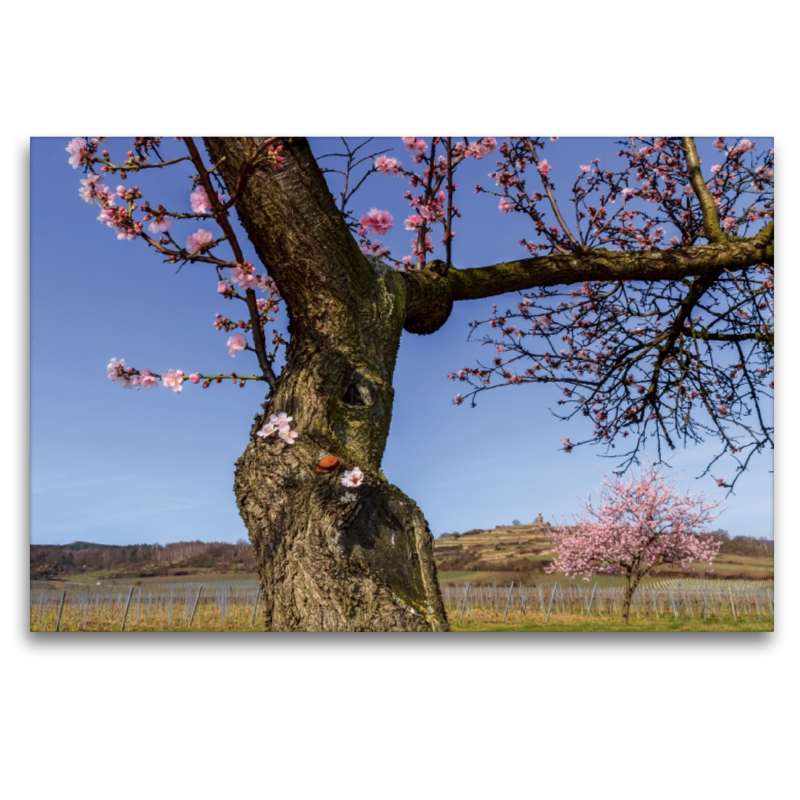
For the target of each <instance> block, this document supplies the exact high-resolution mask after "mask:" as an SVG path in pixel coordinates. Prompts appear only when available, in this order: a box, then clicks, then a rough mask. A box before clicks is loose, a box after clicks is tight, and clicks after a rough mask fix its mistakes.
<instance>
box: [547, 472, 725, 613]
mask: <svg viewBox="0 0 800 800" xmlns="http://www.w3.org/2000/svg"><path fill="white" fill-rule="evenodd" d="M717 505H718V503H709V502H707V501H706V499H705V497H704V496H703V495H700V496H699V497H694V495H692V494H691V493H690V492H687V493H685V494H681V493H679V492H678V490H677V489H676V487H675V485H674V484H673V483H670V482H669V481H667V480H665V479H664V476H663V475H662V474H661V472H659V471H658V469H657V467H655V466H652V465H651V466H650V467H649V468H648V469H646V470H645V471H644V473H643V474H642V475H641V476H640V477H631V478H630V479H628V480H627V481H624V482H619V481H618V482H614V481H611V480H610V479H606V480H605V481H604V483H603V485H602V487H601V489H600V506H599V507H598V508H597V509H596V510H595V507H594V506H593V505H592V502H591V499H589V500H587V501H586V503H585V504H584V511H585V515H584V516H582V517H580V518H578V519H576V520H575V526H574V527H567V526H561V527H558V528H555V529H554V531H553V538H554V542H555V550H556V557H555V559H554V560H553V563H552V565H551V566H550V567H549V571H550V572H556V571H558V572H563V573H564V574H565V575H566V576H567V577H569V578H573V577H588V576H590V575H623V576H624V577H625V601H624V603H623V605H622V621H623V622H624V623H625V624H627V623H628V614H629V612H630V607H631V599H632V598H633V593H634V592H635V591H636V587H637V586H638V585H639V583H640V581H641V580H642V578H644V576H645V575H647V574H648V573H650V572H653V571H657V570H658V569H659V567H662V566H669V567H677V568H678V569H683V570H689V569H692V562H694V561H703V562H709V563H710V562H712V561H713V560H714V559H715V558H716V556H717V553H718V552H719V548H720V546H721V544H722V543H721V542H719V541H715V540H714V539H713V538H711V537H710V536H706V535H704V534H703V532H702V531H703V530H704V529H705V527H706V525H707V524H708V523H709V522H711V521H712V520H713V519H714V517H713V516H712V515H711V511H712V509H714V508H716V506H717Z"/></svg>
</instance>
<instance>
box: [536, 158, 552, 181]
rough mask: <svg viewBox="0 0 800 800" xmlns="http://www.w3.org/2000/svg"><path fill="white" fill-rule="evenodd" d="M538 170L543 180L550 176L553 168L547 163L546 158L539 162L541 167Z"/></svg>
mask: <svg viewBox="0 0 800 800" xmlns="http://www.w3.org/2000/svg"><path fill="white" fill-rule="evenodd" d="M537 169H538V170H539V174H540V175H541V176H542V177H543V178H546V177H547V176H548V175H549V174H550V170H551V169H552V167H551V166H550V165H549V164H548V163H547V159H546V158H545V159H543V160H542V161H540V162H539V166H538V167H537Z"/></svg>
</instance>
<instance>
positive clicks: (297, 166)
mask: <svg viewBox="0 0 800 800" xmlns="http://www.w3.org/2000/svg"><path fill="white" fill-rule="evenodd" d="M206 144H207V147H208V150H209V153H210V155H211V158H212V159H213V160H214V162H215V163H216V162H219V161H220V160H222V161H221V164H220V170H221V173H222V175H223V177H224V178H225V179H226V182H227V183H228V185H229V186H234V185H235V184H236V179H237V176H238V175H239V174H240V172H241V170H242V168H243V166H244V165H245V164H246V162H247V160H248V158H249V157H250V156H251V154H252V153H253V152H254V150H255V148H256V147H257V146H258V141H257V140H253V139H208V140H207V142H206ZM285 144H286V148H285V150H284V156H285V161H284V165H283V168H282V169H280V170H278V171H274V172H273V171H272V170H271V169H269V168H266V169H259V168H256V169H255V170H254V171H253V172H252V173H251V174H250V176H249V178H248V180H247V182H246V184H245V186H244V189H243V191H242V192H241V195H240V196H239V197H238V198H237V201H236V207H237V211H238V214H239V218H240V220H241V222H242V224H243V226H244V228H245V229H246V231H247V233H248V235H249V236H250V239H251V241H252V242H253V244H254V246H255V249H256V251H257V252H258V255H259V257H260V258H261V260H262V261H263V263H264V265H265V266H266V268H267V270H268V271H269V273H270V275H271V276H272V277H273V278H274V279H275V281H276V283H277V285H278V288H279V289H280V292H281V295H282V296H283V298H284V300H285V302H286V306H287V312H288V314H289V317H290V320H291V322H290V334H291V339H290V342H289V345H288V348H287V352H286V365H285V367H284V369H283V371H282V373H281V375H280V378H279V379H278V382H277V386H276V389H275V391H274V393H273V395H272V397H271V398H270V400H269V402H268V403H267V404H265V412H266V413H265V414H264V415H263V416H261V417H258V418H257V419H256V423H255V425H254V426H253V429H252V431H251V439H250V443H249V444H248V446H247V449H246V450H245V452H244V454H243V455H242V457H241V458H240V459H239V461H238V462H237V465H236V479H235V492H236V498H237V502H238V505H239V510H240V513H241V515H242V518H243V519H244V522H245V525H246V526H247V529H248V531H249V533H250V538H251V541H252V542H253V545H254V548H255V552H256V558H257V562H258V566H259V574H260V579H261V584H262V588H263V592H264V601H265V617H266V628H267V630H274V631H279V630H284V631H287V630H288V631H357V630H359V631H360V630H364V631H366V630H370V631H391V630H412V631H443V630H447V628H448V626H447V618H446V615H445V610H444V605H443V603H442V599H441V593H440V591H439V586H438V582H437V578H436V567H435V564H434V560H433V538H432V536H431V534H430V531H429V529H428V526H427V523H426V522H425V518H424V517H423V515H422V512H421V511H420V510H419V508H418V507H417V506H416V505H415V504H414V502H413V501H412V500H410V499H409V498H408V497H406V496H405V495H404V494H403V493H402V492H401V491H400V490H399V489H398V488H397V487H395V486H393V485H391V484H390V483H388V481H386V479H385V478H384V477H383V475H382V473H381V472H380V465H381V458H382V456H383V452H384V449H385V446H386V439H387V436H388V433H389V424H390V421H391V415H392V401H393V395H394V391H393V389H392V375H393V372H394V368H395V362H396V358H397V351H398V348H399V345H400V336H401V334H402V331H403V327H404V326H407V327H408V325H409V321H408V319H407V317H408V308H409V302H410V299H411V298H410V294H411V293H410V292H409V291H408V289H407V282H406V281H405V280H404V279H403V277H402V276H401V275H400V274H398V273H396V272H395V271H394V270H392V269H390V268H388V267H384V266H382V265H380V264H376V263H374V262H373V261H372V260H368V259H366V258H365V257H364V256H363V255H362V254H361V252H360V251H359V249H358V247H357V245H356V242H355V240H354V239H353V237H352V236H351V235H350V232H349V230H348V228H347V226H346V225H345V224H344V221H343V220H342V217H341V214H340V213H339V212H338V210H337V209H336V206H335V204H334V201H333V198H332V197H331V195H330V192H329V190H328V188H327V185H326V183H325V181H324V178H323V177H322V174H321V173H320V170H319V167H318V166H317V164H316V162H315V160H314V158H313V156H312V154H311V150H310V148H309V146H308V143H307V142H306V141H305V140H303V139H293V140H286V142H285ZM431 294H432V296H435V295H436V293H435V292H433V293H431ZM435 304H436V303H434V305H435ZM439 305H441V303H439ZM450 305H452V301H450V303H449V304H448V303H447V302H446V300H445V302H444V306H446V308H442V310H441V312H440V313H439V314H436V313H434V312H432V311H431V312H430V313H427V312H426V313H425V314H423V318H422V319H421V321H419V322H417V323H416V329H417V330H419V331H420V332H424V330H425V326H426V324H428V323H427V322H426V319H427V318H428V317H430V318H434V317H436V316H439V317H442V319H441V321H444V319H446V316H447V313H449V306H450ZM411 325H412V326H413V325H414V322H413V321H412V322H411ZM436 327H438V324H436ZM280 412H286V413H287V414H289V415H291V416H292V417H293V418H294V424H293V427H294V428H295V429H296V430H297V432H298V438H297V439H296V441H295V443H294V444H292V445H289V444H286V443H284V442H283V441H281V440H280V439H278V438H276V437H269V438H264V437H259V436H257V435H256V432H257V431H258V430H259V428H260V427H261V425H262V424H263V422H264V421H265V420H266V419H267V418H268V416H269V414H272V413H275V414H277V413H280ZM324 455H332V456H337V457H340V458H341V459H342V460H343V468H346V469H352V468H354V467H356V466H357V467H359V468H360V469H361V470H362V472H363V473H364V476H365V480H364V483H363V484H362V485H360V486H359V487H357V488H353V489H347V488H346V487H345V486H343V485H342V483H341V477H342V472H341V471H339V472H333V473H327V474H326V473H320V472H317V471H316V470H315V467H316V466H317V464H318V463H319V461H320V459H321V457H322V456H324Z"/></svg>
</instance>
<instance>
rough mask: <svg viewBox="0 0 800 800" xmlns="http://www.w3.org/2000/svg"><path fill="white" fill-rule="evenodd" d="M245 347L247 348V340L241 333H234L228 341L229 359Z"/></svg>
mask: <svg viewBox="0 0 800 800" xmlns="http://www.w3.org/2000/svg"><path fill="white" fill-rule="evenodd" d="M245 347H247V339H245V338H244V336H242V334H241V333H235V334H234V335H233V336H231V337H230V339H228V352H229V353H230V354H231V358H233V357H234V356H235V355H236V354H237V353H238V352H239V351H240V350H244V349H245Z"/></svg>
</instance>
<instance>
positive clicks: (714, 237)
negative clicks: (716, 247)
mask: <svg viewBox="0 0 800 800" xmlns="http://www.w3.org/2000/svg"><path fill="white" fill-rule="evenodd" d="M681 144H682V145H683V152H684V153H685V154H686V166H687V167H688V168H689V180H690V181H691V184H692V189H694V193H695V194H696V195H697V199H698V200H699V201H700V208H701V209H702V211H703V233H704V234H705V237H706V239H708V241H709V242H716V243H719V242H722V241H724V239H725V234H724V233H723V232H722V228H721V227H720V225H719V213H718V212H717V206H716V204H715V203H714V198H713V197H712V196H711V192H709V191H708V187H707V186H706V182H705V180H703V173H702V172H701V171H700V157H699V156H698V155H697V148H696V147H695V144H694V137H692V136H681Z"/></svg>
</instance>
